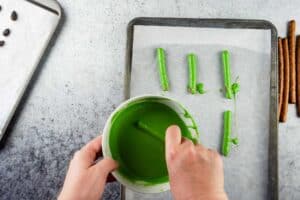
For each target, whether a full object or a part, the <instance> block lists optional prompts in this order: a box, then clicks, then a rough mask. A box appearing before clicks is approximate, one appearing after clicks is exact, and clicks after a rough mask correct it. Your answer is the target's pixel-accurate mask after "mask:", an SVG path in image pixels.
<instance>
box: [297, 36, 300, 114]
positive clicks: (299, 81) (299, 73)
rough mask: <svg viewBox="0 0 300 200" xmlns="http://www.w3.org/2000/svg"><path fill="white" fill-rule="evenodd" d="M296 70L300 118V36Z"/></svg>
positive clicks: (298, 38)
mask: <svg viewBox="0 0 300 200" xmlns="http://www.w3.org/2000/svg"><path fill="white" fill-rule="evenodd" d="M296 63H297V65H296V68H297V76H296V78H297V114H298V117H300V35H298V36H297V45H296Z"/></svg>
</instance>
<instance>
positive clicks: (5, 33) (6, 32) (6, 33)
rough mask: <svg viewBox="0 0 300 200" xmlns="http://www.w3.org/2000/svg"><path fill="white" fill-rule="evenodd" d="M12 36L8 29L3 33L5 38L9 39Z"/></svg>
mask: <svg viewBox="0 0 300 200" xmlns="http://www.w3.org/2000/svg"><path fill="white" fill-rule="evenodd" d="M9 34H10V30H9V29H8V28H7V29H5V30H4V31H3V36H5V37H7V36H9Z"/></svg>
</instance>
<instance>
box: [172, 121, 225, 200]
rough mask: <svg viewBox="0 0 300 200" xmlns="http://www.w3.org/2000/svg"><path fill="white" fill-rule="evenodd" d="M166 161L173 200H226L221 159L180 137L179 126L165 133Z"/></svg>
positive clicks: (210, 151) (215, 153) (215, 154)
mask: <svg viewBox="0 0 300 200" xmlns="http://www.w3.org/2000/svg"><path fill="white" fill-rule="evenodd" d="M166 161H167V167H168V172H169V179H170V186H171V192H172V194H173V197H174V199H175V200H201V199H205V200H226V199H227V195H226V193H225V190H224V174H223V163H222V159H221V157H220V155H219V154H218V153H217V152H216V151H213V150H210V149H206V148H205V147H204V146H202V145H200V144H197V145H195V144H194V143H193V142H192V141H190V140H188V139H183V138H182V137H181V131H180V128H179V127H178V126H170V127H169V128H168V129H167V132H166Z"/></svg>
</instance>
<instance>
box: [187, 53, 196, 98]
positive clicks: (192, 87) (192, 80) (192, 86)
mask: <svg viewBox="0 0 300 200" xmlns="http://www.w3.org/2000/svg"><path fill="white" fill-rule="evenodd" d="M187 60H188V68H189V84H188V91H189V92H190V93H192V94H195V93H196V91H197V57H196V55H195V54H192V53H191V54H188V55H187Z"/></svg>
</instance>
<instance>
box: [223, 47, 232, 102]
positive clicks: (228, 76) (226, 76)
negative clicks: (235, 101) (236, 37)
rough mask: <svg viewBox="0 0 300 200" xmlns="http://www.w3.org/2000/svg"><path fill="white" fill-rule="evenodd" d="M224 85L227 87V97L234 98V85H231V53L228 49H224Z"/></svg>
mask: <svg viewBox="0 0 300 200" xmlns="http://www.w3.org/2000/svg"><path fill="white" fill-rule="evenodd" d="M222 61H223V73H224V85H225V89H226V91H225V92H226V94H225V95H226V98H228V99H232V88H231V87H232V86H231V70H230V55H229V52H228V51H227V50H224V51H222Z"/></svg>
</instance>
